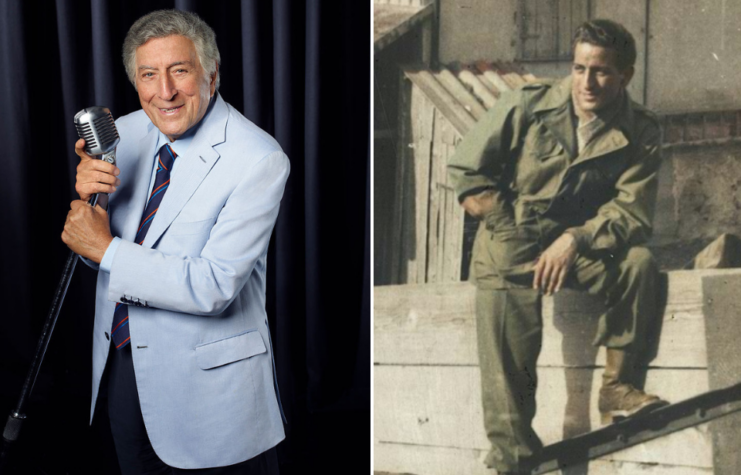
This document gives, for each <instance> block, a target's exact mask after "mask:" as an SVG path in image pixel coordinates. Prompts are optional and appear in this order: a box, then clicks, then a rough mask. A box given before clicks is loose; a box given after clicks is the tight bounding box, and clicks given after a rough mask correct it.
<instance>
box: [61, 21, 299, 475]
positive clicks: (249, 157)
mask: <svg viewBox="0 0 741 475" xmlns="http://www.w3.org/2000/svg"><path fill="white" fill-rule="evenodd" d="M123 57H124V64H125V67H126V72H127V73H128V75H129V79H130V80H131V82H132V84H133V85H134V87H135V88H136V90H137V92H138V94H139V100H140V102H141V106H142V110H139V111H137V112H134V113H132V114H129V115H127V116H124V117H121V118H119V119H118V120H117V121H116V126H117V128H118V131H119V134H120V136H121V142H120V144H119V146H118V150H117V165H118V166H117V167H116V166H113V165H110V164H108V163H106V162H103V161H100V160H92V159H91V157H90V156H88V155H87V154H85V152H84V151H83V146H84V142H83V141H82V140H80V141H79V142H77V144H76V147H75V152H76V153H77V154H78V155H79V156H80V158H81V162H80V165H79V166H78V169H77V184H76V190H77V192H78V193H79V195H80V200H79V201H73V202H72V205H71V211H70V212H69V214H68V217H67V222H66V224H65V228H64V232H63V234H62V240H63V241H64V242H65V243H66V244H67V245H68V246H69V247H70V249H72V250H73V251H75V252H77V253H78V254H80V255H81V256H83V257H84V258H86V262H87V263H88V264H89V265H91V266H92V267H94V268H96V269H99V272H98V283H97V294H96V314H95V327H94V334H93V387H92V407H91V421H92V418H93V416H95V417H99V415H103V416H104V415H105V413H106V411H107V413H108V417H109V419H110V426H111V433H112V435H113V440H114V445H115V448H116V453H117V455H118V460H119V465H120V467H121V470H122V472H123V473H124V474H135V473H136V474H138V473H167V474H170V473H181V472H183V469H189V471H188V473H193V472H191V471H190V469H199V470H197V471H196V472H195V473H209V474H210V473H214V474H216V473H218V474H226V473H229V474H231V473H234V474H237V473H238V474H247V473H249V474H253V473H260V474H262V473H270V474H273V473H277V460H276V456H275V450H274V449H273V447H274V446H275V445H276V444H278V443H279V442H280V441H281V440H282V439H283V438H284V430H283V421H282V408H281V407H280V402H279V395H278V394H277V384H276V382H275V373H274V369H273V362H272V346H271V343H270V334H269V330H268V322H267V317H266V313H265V271H266V256H267V249H268V241H269V239H270V234H271V232H272V229H273V226H274V224H275V220H276V217H277V215H278V208H279V204H280V200H281V197H282V194H283V189H284V186H285V183H286V179H287V177H288V173H289V162H288V159H287V157H286V156H285V154H284V153H283V151H282V150H281V148H280V146H279V145H278V144H277V143H276V141H275V140H274V139H273V138H272V137H270V136H269V135H268V134H267V133H265V132H264V131H262V130H260V129H259V128H258V127H257V126H255V125H254V124H253V123H251V122H250V121H248V120H247V119H245V118H244V117H243V116H242V115H241V114H240V113H239V112H237V111H236V110H235V109H234V108H233V107H231V106H230V105H229V104H227V103H226V102H224V100H223V99H222V98H221V97H220V96H219V94H218V93H217V90H218V87H219V61H220V57H219V51H218V48H217V46H216V41H215V35H214V32H213V31H212V30H211V28H210V27H209V26H208V25H206V23H204V22H203V21H202V20H201V19H200V18H198V16H196V15H194V14H192V13H186V12H181V11H174V10H170V11H164V10H163V11H157V12H153V13H150V14H148V15H146V16H144V17H142V18H140V19H139V20H137V22H136V23H134V25H133V26H132V27H131V29H130V30H129V32H128V34H127V36H126V40H125V42H124V53H123ZM101 192H103V193H111V195H110V203H109V209H108V212H107V213H106V211H105V210H103V209H102V208H100V207H99V206H96V207H91V206H89V205H88V204H87V200H88V198H89V197H90V195H91V194H93V193H101ZM96 407H97V409H96Z"/></svg>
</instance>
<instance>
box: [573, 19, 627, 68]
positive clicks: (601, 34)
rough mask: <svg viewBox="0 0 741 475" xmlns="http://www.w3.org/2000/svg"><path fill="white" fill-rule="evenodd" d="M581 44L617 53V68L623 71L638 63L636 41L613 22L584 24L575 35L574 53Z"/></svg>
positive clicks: (597, 21) (594, 21) (621, 26)
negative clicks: (608, 49)
mask: <svg viewBox="0 0 741 475" xmlns="http://www.w3.org/2000/svg"><path fill="white" fill-rule="evenodd" d="M579 43H589V44H591V45H595V46H601V47H602V48H610V49H612V50H614V51H615V52H616V53H617V67H618V69H620V70H621V71H624V70H625V69H627V68H629V67H631V66H633V65H634V64H635V62H636V41H635V39H633V35H631V34H630V32H629V31H628V30H626V29H625V27H624V26H623V25H621V24H620V23H616V22H614V21H611V20H602V19H600V20H590V21H587V22H584V23H582V24H581V25H579V27H578V28H577V29H576V32H575V33H574V41H573V42H572V43H571V48H572V51H573V49H574V48H576V45H577V44H579Z"/></svg>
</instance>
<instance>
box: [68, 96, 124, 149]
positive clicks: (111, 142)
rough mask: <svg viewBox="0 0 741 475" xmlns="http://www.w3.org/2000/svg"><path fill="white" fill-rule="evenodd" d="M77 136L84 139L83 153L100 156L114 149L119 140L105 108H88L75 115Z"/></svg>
mask: <svg viewBox="0 0 741 475" xmlns="http://www.w3.org/2000/svg"><path fill="white" fill-rule="evenodd" d="M74 121H75V128H76V129H77V135H79V136H80V138H83V139H85V151H86V152H87V153H89V154H90V155H100V154H103V153H107V152H110V151H111V150H113V149H115V148H116V145H118V142H119V140H120V138H119V135H118V130H116V123H115V122H114V120H113V116H111V111H110V110H108V108H106V107H100V106H95V107H88V108H86V109H83V110H81V111H80V112H78V113H77V114H75V119H74Z"/></svg>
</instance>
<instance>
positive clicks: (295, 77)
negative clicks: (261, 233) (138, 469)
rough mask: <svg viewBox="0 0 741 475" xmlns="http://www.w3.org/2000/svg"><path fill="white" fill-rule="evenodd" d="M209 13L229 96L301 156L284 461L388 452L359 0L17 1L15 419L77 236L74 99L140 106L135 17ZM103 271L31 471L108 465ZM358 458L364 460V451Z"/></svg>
mask: <svg viewBox="0 0 741 475" xmlns="http://www.w3.org/2000/svg"><path fill="white" fill-rule="evenodd" d="M160 8H178V9H184V10H190V11H195V12H196V13H198V14H199V15H201V17H202V18H203V19H204V20H206V22H207V23H209V24H210V25H211V26H212V27H213V28H214V30H215V31H216V35H217V42H218V45H219V49H220V51H221V56H222V66H221V76H222V81H221V89H220V92H221V94H222V95H223V97H224V99H225V100H226V101H227V102H229V103H231V104H232V105H233V106H235V107H236V108H237V109H239V110H240V111H241V112H242V113H243V114H244V115H245V116H246V117H247V118H249V119H251V120H252V121H254V122H255V123H257V125H259V126H260V127H262V128H263V129H265V130H267V131H268V132H269V133H271V134H272V135H274V136H275V137H276V139H277V140H278V142H280V144H281V146H282V147H283V149H284V150H285V152H286V153H287V154H288V156H289V158H290V160H291V175H290V178H289V180H288V185H287V188H286V192H285V195H284V197H283V202H282V204H281V211H280V216H279V217H278V223H277V225H276V228H275V231H274V232H273V240H272V241H271V248H270V250H269V269H268V309H267V310H268V316H269V319H270V325H271V332H272V335H273V339H274V342H273V344H274V347H275V357H276V366H277V371H278V380H279V384H280V391H281V396H282V400H283V405H284V407H285V409H286V413H287V414H286V415H287V418H288V425H287V427H286V430H287V439H286V440H285V441H284V442H283V443H281V445H280V446H279V457H280V460H281V467H282V472H283V473H284V474H290V473H299V472H300V473H367V472H368V471H369V468H370V452H369V445H370V444H369V440H370V437H369V435H370V315H369V312H370V310H369V308H370V304H369V289H370V283H369V238H368V236H369V214H370V205H369V189H370V188H369V170H370V168H369V156H370V141H369V138H370V136H369V134H370V131H369V124H370V111H369V106H370V96H369V91H370V79H369V77H370V70H369V69H370V68H369V54H370V42H369V24H370V8H369V6H368V5H367V4H366V2H362V1H361V2H357V1H354V0H347V1H343V2H339V1H328V0H306V1H303V0H295V1H288V0H282V1H281V0H275V1H272V2H270V1H267V0H254V1H247V0H243V1H241V2H240V1H236V0H235V1H217V0H210V1H186V0H179V1H174V2H173V1H154V0H110V1H104V0H90V1H87V2H82V1H79V2H78V1H72V0H70V1H63V0H57V1H56V2H54V1H23V0H0V154H1V158H0V183H1V186H0V189H1V190H2V206H0V213H2V214H1V215H0V218H2V219H1V221H0V222H1V223H2V225H0V229H2V233H0V236H2V237H1V238H0V239H1V245H0V264H2V273H1V274H0V275H1V278H2V287H1V289H2V290H0V292H2V294H1V295H2V297H1V301H2V303H3V305H2V311H1V312H0V419H1V420H2V421H3V423H4V420H5V417H6V414H8V413H9V412H10V410H11V408H12V407H13V406H14V405H15V400H16V398H17V396H18V394H19V391H20V386H21V384H22V381H23V378H24V377H25V374H26V371H27V368H28V365H29V362H30V359H31V356H32V355H33V353H34V350H35V346H36V341H37V338H38V335H39V333H40V330H41V325H42V323H43V321H44V319H45V318H46V313H47V312H48V309H49V306H50V303H51V298H52V294H53V292H54V289H55V288H56V285H57V282H58V280H59V276H60V273H61V269H62V266H63V263H64V261H65V259H66V255H67V249H66V247H65V246H64V244H63V243H62V242H61V240H60V234H61V231H62V227H63V224H64V220H65V216H66V213H67V210H68V207H69V202H70V201H71V200H72V199H74V198H76V196H75V194H74V188H73V184H74V173H75V167H76V165H77V163H78V158H77V156H76V155H75V154H74V152H73V143H74V142H75V140H76V139H77V136H76V133H75V131H74V128H73V124H72V118H73V116H74V114H75V113H76V112H77V111H79V110H81V109H82V108H84V107H88V106H92V105H103V106H107V107H109V108H110V109H111V111H112V113H113V115H114V117H118V116H121V115H124V114H127V113H129V112H132V111H134V110H137V109H139V108H140V107H139V103H138V98H137V94H136V91H135V90H134V88H133V87H132V86H131V84H130V83H129V82H128V80H127V78H126V75H125V73H124V68H123V65H122V62H121V59H120V58H121V45H122V43H123V39H124V36H125V34H126V31H127V30H128V28H129V26H130V25H131V24H132V23H133V22H134V21H135V20H136V19H137V18H139V17H140V16H142V15H143V14H145V13H147V12H149V11H151V10H155V9H160ZM95 278H96V274H95V272H94V271H92V270H91V269H89V268H88V267H87V266H85V265H84V264H82V263H80V264H79V265H78V267H77V271H76V273H75V275H74V278H73V280H72V283H71V285H70V289H69V293H68V295H67V299H66V301H65V304H64V307H63V308H62V311H61V315H60V317H59V321H58V323H57V327H56V330H55V333H54V336H53V338H52V342H51V345H50V347H49V351H48V353H47V356H46V360H45V363H44V365H43V368H42V372H41V374H40V376H39V379H38V382H37V384H36V389H35V392H34V394H33V398H32V400H31V402H30V405H29V407H28V410H27V414H28V417H29V419H28V421H27V422H26V424H25V426H24V429H23V433H22V435H21V438H20V441H19V443H18V444H16V450H15V451H14V452H13V459H12V462H13V465H14V467H16V468H17V471H18V473H24V474H33V473H48V474H56V473H60V474H61V473H69V474H76V473H103V472H104V471H107V469H105V470H104V469H102V468H100V467H103V466H105V465H104V464H105V459H106V457H107V455H106V454H107V452H106V451H107V450H108V446H107V444H106V441H105V440H103V439H101V438H100V437H99V436H97V435H95V433H94V431H92V430H91V429H90V428H89V427H88V425H87V420H88V411H89V401H90V385H91V382H90V381H91V345H92V336H91V333H92V322H93V301H94V285H95ZM340 460H342V461H345V460H352V462H351V463H350V464H349V465H348V464H347V463H341V462H340Z"/></svg>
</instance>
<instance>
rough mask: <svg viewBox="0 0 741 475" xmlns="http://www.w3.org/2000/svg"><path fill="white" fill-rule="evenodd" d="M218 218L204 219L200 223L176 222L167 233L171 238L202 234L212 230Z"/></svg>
mask: <svg viewBox="0 0 741 475" xmlns="http://www.w3.org/2000/svg"><path fill="white" fill-rule="evenodd" d="M215 221H216V217H213V218H208V219H202V220H200V221H191V222H185V223H179V222H177V221H176V222H174V223H172V224H171V225H170V227H169V228H168V230H167V233H168V234H169V235H171V236H185V235H188V234H201V233H202V232H205V231H208V230H210V229H211V228H212V227H213V226H214V222H215Z"/></svg>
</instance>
